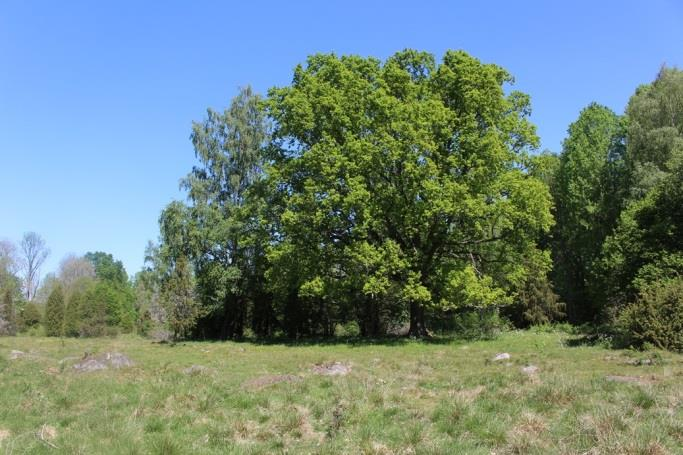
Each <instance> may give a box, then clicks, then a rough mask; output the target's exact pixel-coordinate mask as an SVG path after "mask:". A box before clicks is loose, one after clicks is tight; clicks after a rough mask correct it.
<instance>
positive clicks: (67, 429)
mask: <svg viewBox="0 0 683 455" xmlns="http://www.w3.org/2000/svg"><path fill="white" fill-rule="evenodd" d="M571 338H572V337H571V336H570V335H567V334H563V333H559V332H557V333H533V332H512V333H508V334H504V335H503V336H501V337H500V338H499V339H497V340H495V341H481V342H471V343H470V342H462V341H460V342H457V341H443V342H433V343H421V342H412V341H405V342H386V343H377V344H370V343H362V344H354V343H329V344H307V345H299V346H293V345H286V344H270V345H259V344H251V343H199V342H198V343H183V344H179V345H176V346H171V345H159V344H153V343H151V342H149V341H147V340H142V339H138V338H118V339H93V340H75V339H67V340H64V341H61V340H58V339H48V338H33V337H16V338H0V452H4V453H13V454H19V453H69V454H72V453H83V454H86V453H87V454H92V453H126V454H133V453H158V454H175V453H178V454H180V453H183V454H184V453H264V454H265V453H268V454H270V453H330V454H332V453H334V454H336V453H375V454H391V453H404V454H410V453H415V454H420V453H474V454H478V453H481V454H492V453H495V454H503V453H524V454H527V453H531V454H533V453H538V454H548V453H590V454H637V453H638V454H664V453H681V452H682V451H681V447H682V446H683V419H682V417H683V387H682V386H683V356H678V355H674V354H667V353H655V354H653V353H633V352H628V351H612V350H607V349H604V348H601V347H595V346H581V345H579V346H572V345H573V344H574V343H572V340H571ZM12 349H16V350H21V351H24V352H25V353H26V354H27V355H26V356H24V357H22V358H19V359H16V360H10V351H11V350H12ZM86 351H87V352H100V353H101V352H106V351H117V352H122V353H124V354H126V355H128V356H129V357H130V358H131V359H133V360H134V361H135V363H136V365H135V366H134V367H131V368H126V369H121V370H105V371H98V372H92V373H78V372H75V371H74V370H73V368H72V365H73V363H74V362H75V361H76V360H75V359H73V358H72V359H69V357H75V356H82V355H83V353H84V352H86ZM500 352H508V353H510V355H511V358H510V360H508V361H500V362H491V359H492V358H493V356H494V355H495V354H497V353H500ZM65 358H66V360H64V361H62V362H60V361H61V360H62V359H65ZM650 359H652V360H653V362H652V364H650V363H649V361H650ZM639 360H642V362H639ZM333 361H339V362H343V363H344V364H347V365H350V366H351V372H350V373H349V374H348V375H346V376H322V375H318V374H316V373H315V372H314V371H313V370H312V367H313V366H314V365H315V364H322V363H325V362H333ZM637 363H644V364H641V365H636V364H637ZM528 364H533V365H535V366H537V367H538V368H539V371H538V372H537V373H535V374H531V375H527V374H525V373H523V372H522V371H521V368H522V367H524V366H526V365H528ZM191 365H202V366H204V367H206V368H207V370H205V371H198V372H193V373H187V372H183V370H184V369H185V368H187V367H189V366H191ZM277 375H293V376H296V377H297V378H294V379H296V380H294V381H291V380H292V379H293V378H292V377H289V376H285V377H284V378H285V379H289V380H290V381H291V382H276V381H277V380H278V379H283V378H280V377H277ZM610 375H611V376H617V377H616V378H611V379H612V380H609V379H608V378H607V376H610ZM614 379H616V380H614Z"/></svg>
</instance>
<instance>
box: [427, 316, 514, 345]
mask: <svg viewBox="0 0 683 455" xmlns="http://www.w3.org/2000/svg"><path fill="white" fill-rule="evenodd" d="M430 327H432V328H433V329H434V331H435V332H436V333H441V334H444V335H446V334H453V335H456V336H458V337H461V338H464V339H469V340H488V339H493V338H496V337H497V336H498V335H499V334H500V333H501V332H503V331H505V330H508V329H509V328H510V323H509V321H507V320H506V319H505V318H503V317H501V315H500V312H499V311H498V309H497V308H481V309H463V310H460V311H459V312H457V313H449V314H446V315H445V316H442V317H439V318H436V317H434V318H432V319H431V320H430Z"/></svg>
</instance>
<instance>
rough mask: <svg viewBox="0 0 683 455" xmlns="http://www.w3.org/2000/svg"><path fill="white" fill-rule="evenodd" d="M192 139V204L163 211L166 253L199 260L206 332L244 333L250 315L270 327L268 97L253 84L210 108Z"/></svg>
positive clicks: (260, 327) (170, 259) (171, 259)
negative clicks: (266, 276)
mask: <svg viewBox="0 0 683 455" xmlns="http://www.w3.org/2000/svg"><path fill="white" fill-rule="evenodd" d="M191 139H192V143H193V145H194V149H195V154H196V157H197V159H198V160H199V165H198V166H196V167H194V168H193V170H192V172H191V173H190V174H189V175H188V176H187V177H186V178H185V179H184V181H183V187H184V188H185V189H186V190H187V191H188V196H189V200H190V204H189V205H187V206H186V205H185V204H182V203H180V202H174V203H172V204H170V205H169V206H168V207H167V208H166V209H165V210H164V212H163V213H162V216H161V219H160V224H161V237H162V244H161V253H162V256H164V257H165V258H166V262H167V263H169V264H171V265H173V264H174V263H175V261H176V260H178V259H179V258H180V257H187V258H189V259H190V260H191V262H192V263H193V264H194V267H195V269H196V270H195V271H196V280H197V286H198V289H199V298H200V299H201V301H202V303H203V305H204V306H205V310H206V311H205V313H206V317H205V318H204V319H203V320H202V321H200V325H201V327H200V331H201V332H202V333H203V334H204V335H207V336H218V337H220V338H240V337H241V336H242V335H243V333H244V328H245V324H246V322H247V318H248V316H249V313H251V315H252V318H253V322H254V326H255V328H256V329H257V331H263V332H266V333H267V332H269V331H270V324H268V323H267V321H266V322H265V323H264V322H263V321H264V319H268V318H269V312H270V310H269V303H268V300H267V299H266V298H265V296H264V294H265V293H264V291H263V283H262V281H263V279H262V277H263V269H264V264H265V256H264V248H265V245H266V244H267V242H268V231H267V229H266V228H265V226H264V224H263V223H262V222H261V219H262V218H261V216H260V212H261V211H262V210H263V197H262V191H261V190H262V185H263V180H264V167H265V166H266V160H265V145H266V143H267V139H268V123H267V119H266V117H265V114H264V111H263V108H262V101H261V99H260V97H259V96H258V95H256V94H254V93H253V91H252V90H251V88H250V87H247V88H244V89H242V90H241V91H240V93H239V94H238V95H237V96H236V97H235V98H234V99H233V100H232V102H231V104H230V107H229V108H228V109H226V110H225V111H224V112H223V113H220V112H216V111H214V110H212V109H209V110H208V112H207V118H206V120H205V121H203V122H201V123H194V124H193V127H192V136H191ZM172 268H173V267H171V268H170V269H172ZM170 269H169V270H170ZM264 306H265V308H264Z"/></svg>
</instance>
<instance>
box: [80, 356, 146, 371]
mask: <svg viewBox="0 0 683 455" xmlns="http://www.w3.org/2000/svg"><path fill="white" fill-rule="evenodd" d="M133 365H135V363H133V361H132V360H131V359H129V358H128V357H127V356H126V355H124V354H121V353H120V352H105V353H103V354H99V355H92V354H86V355H85V356H84V357H83V359H82V360H81V361H80V362H78V363H76V364H75V365H74V366H73V368H74V370H76V371H77V372H79V373H90V372H92V371H98V370H106V369H108V368H116V369H119V368H126V367H132V366H133Z"/></svg>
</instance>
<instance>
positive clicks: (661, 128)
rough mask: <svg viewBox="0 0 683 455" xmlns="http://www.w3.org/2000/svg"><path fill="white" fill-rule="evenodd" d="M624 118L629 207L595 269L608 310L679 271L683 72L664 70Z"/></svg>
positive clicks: (682, 264) (682, 262)
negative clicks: (625, 119)
mask: <svg viewBox="0 0 683 455" xmlns="http://www.w3.org/2000/svg"><path fill="white" fill-rule="evenodd" d="M626 112H627V116H628V128H627V138H628V141H627V147H626V154H625V160H624V161H625V163H626V170H627V177H628V178H627V184H628V187H627V189H628V195H627V198H626V201H627V207H626V208H625V209H624V210H623V212H622V213H621V216H620V218H619V223H618V225H617V228H616V229H615V232H614V233H613V235H611V236H610V237H609V238H608V239H607V240H606V241H605V243H604V245H603V246H602V256H601V259H600V261H599V263H598V272H599V276H600V284H601V289H602V290H603V292H604V298H605V301H606V303H607V304H608V305H609V307H610V308H619V307H622V306H623V305H625V304H628V303H630V302H632V301H633V300H634V299H635V298H636V296H637V294H638V293H640V292H642V291H644V290H645V289H646V288H648V287H649V286H651V285H654V284H657V282H658V281H663V280H667V279H671V278H674V277H676V276H680V275H681V270H683V244H682V243H681V242H682V241H683V240H682V239H683V222H682V217H683V198H682V195H681V189H682V188H683V71H680V70H678V69H675V68H666V67H665V68H662V70H661V71H660V72H659V74H658V75H657V78H656V79H655V81H654V82H652V83H651V84H647V85H643V86H641V87H639V88H638V89H637V90H636V92H635V94H634V95H633V96H632V97H631V99H630V100H629V104H628V107H627V110H626Z"/></svg>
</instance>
